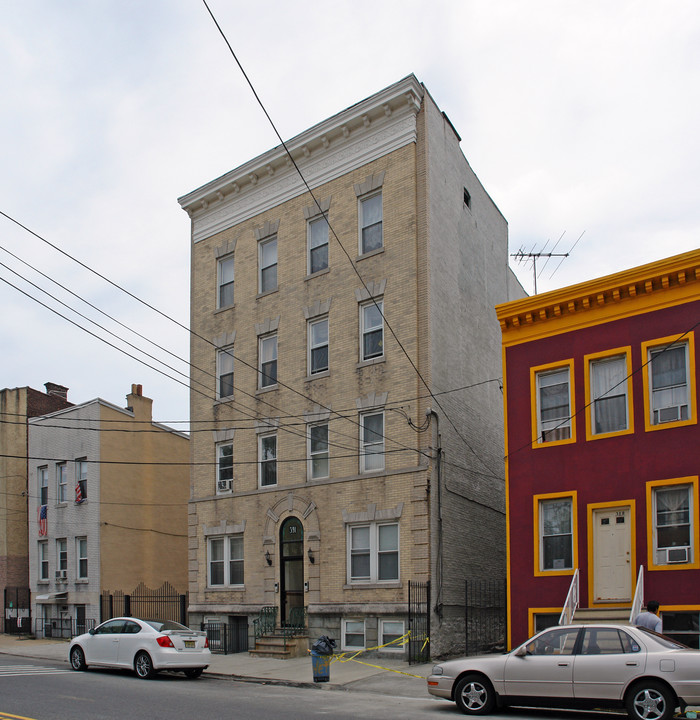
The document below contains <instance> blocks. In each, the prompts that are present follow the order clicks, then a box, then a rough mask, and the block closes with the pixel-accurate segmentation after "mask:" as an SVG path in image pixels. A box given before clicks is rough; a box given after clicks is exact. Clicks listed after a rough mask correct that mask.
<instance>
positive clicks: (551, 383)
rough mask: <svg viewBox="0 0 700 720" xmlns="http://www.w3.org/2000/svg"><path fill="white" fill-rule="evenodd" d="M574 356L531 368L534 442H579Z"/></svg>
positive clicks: (537, 443)
mask: <svg viewBox="0 0 700 720" xmlns="http://www.w3.org/2000/svg"><path fill="white" fill-rule="evenodd" d="M573 380H574V361H573V358H572V359H569V360H563V361H560V362H556V363H548V364H547V365H538V366H537V367H532V368H530V395H531V398H530V400H531V402H530V406H531V412H532V446H533V447H535V448H536V447H544V446H546V447H551V446H552V445H565V444H567V443H573V442H576V417H575V415H576V409H575V404H574V392H573V386H574V383H573Z"/></svg>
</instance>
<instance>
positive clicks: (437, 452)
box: [425, 408, 443, 622]
mask: <svg viewBox="0 0 700 720" xmlns="http://www.w3.org/2000/svg"><path fill="white" fill-rule="evenodd" d="M425 415H426V417H428V418H435V432H434V437H433V440H434V442H433V449H434V453H433V460H434V461H435V480H436V484H437V551H436V558H435V581H436V582H435V584H436V588H435V607H434V610H435V614H436V615H437V617H438V620H439V621H440V622H442V571H443V549H442V447H441V437H440V417H439V416H438V414H437V413H436V412H435V411H434V410H433V409H432V408H428V409H427V410H426V411H425Z"/></svg>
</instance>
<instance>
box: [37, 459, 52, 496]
mask: <svg viewBox="0 0 700 720" xmlns="http://www.w3.org/2000/svg"><path fill="white" fill-rule="evenodd" d="M37 473H38V475H39V505H48V504H49V469H48V468H47V467H40V468H39V469H38V470H37Z"/></svg>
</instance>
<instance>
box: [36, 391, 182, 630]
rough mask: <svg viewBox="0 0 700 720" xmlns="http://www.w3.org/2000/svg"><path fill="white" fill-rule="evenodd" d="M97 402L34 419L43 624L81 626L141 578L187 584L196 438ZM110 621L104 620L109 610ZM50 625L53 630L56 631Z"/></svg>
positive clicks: (141, 411) (148, 415) (145, 403)
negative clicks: (104, 600)
mask: <svg viewBox="0 0 700 720" xmlns="http://www.w3.org/2000/svg"><path fill="white" fill-rule="evenodd" d="M126 400H127V407H125V408H123V407H118V406H116V405H112V404H111V403H108V402H105V401H104V400H101V399H99V398H98V399H96V400H91V401H90V402H86V403H83V404H80V405H75V406H73V407H70V408H68V409H66V410H62V411H58V412H55V413H51V414H48V415H44V416H42V417H40V418H36V419H33V420H30V422H29V547H30V553H29V580H30V587H31V590H32V617H33V618H34V620H35V627H34V629H35V632H37V633H38V634H42V633H44V631H45V629H46V628H49V629H50V630H48V631H50V632H51V634H54V635H55V634H56V632H57V631H58V632H59V633H60V634H61V635H67V634H68V633H69V632H71V631H72V632H74V633H75V632H82V631H84V629H85V627H90V626H91V625H92V624H93V623H94V622H99V621H100V619H101V616H100V613H101V609H100V597H101V595H102V594H103V593H105V592H109V593H125V594H129V593H132V592H133V591H134V589H135V588H136V587H137V586H139V585H140V584H141V583H143V584H144V585H145V586H146V587H148V588H151V589H158V588H160V587H161V586H162V585H163V584H165V583H168V584H169V585H171V586H172V587H173V588H174V589H175V590H176V591H177V592H179V593H185V592H186V589H187V588H186V577H187V550H186V548H187V501H188V498H189V438H188V436H186V435H184V434H183V433H180V432H178V431H176V430H173V429H172V428H170V427H168V426H166V425H162V424H160V423H155V422H153V419H152V402H153V401H152V400H151V399H150V398H147V397H144V395H143V393H142V388H141V386H140V385H132V387H131V392H130V393H129V394H128V395H127V397H126ZM102 619H106V618H102ZM48 631H47V632H48Z"/></svg>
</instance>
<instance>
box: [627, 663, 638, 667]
mask: <svg viewBox="0 0 700 720" xmlns="http://www.w3.org/2000/svg"><path fill="white" fill-rule="evenodd" d="M625 665H629V666H630V667H637V665H639V663H636V662H628V663H625Z"/></svg>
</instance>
